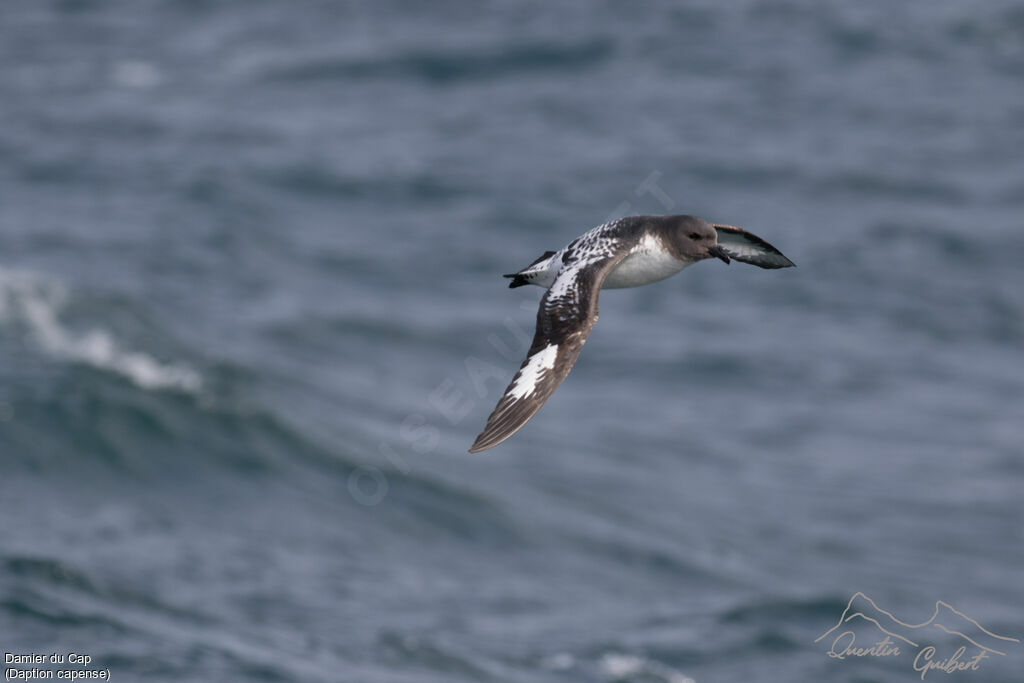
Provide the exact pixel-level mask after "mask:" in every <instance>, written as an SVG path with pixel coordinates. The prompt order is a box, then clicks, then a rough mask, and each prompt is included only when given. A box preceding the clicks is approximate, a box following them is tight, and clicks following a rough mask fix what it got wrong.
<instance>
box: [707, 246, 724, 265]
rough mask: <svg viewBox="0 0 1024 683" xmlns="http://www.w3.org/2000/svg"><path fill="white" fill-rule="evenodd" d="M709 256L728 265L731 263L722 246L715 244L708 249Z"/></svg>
mask: <svg viewBox="0 0 1024 683" xmlns="http://www.w3.org/2000/svg"><path fill="white" fill-rule="evenodd" d="M708 255H709V256H714V257H716V258H720V259H722V260H723V261H725V263H726V265H728V263H729V254H728V252H726V250H725V249H723V248H722V245H721V244H715V245H712V246H710V247H708Z"/></svg>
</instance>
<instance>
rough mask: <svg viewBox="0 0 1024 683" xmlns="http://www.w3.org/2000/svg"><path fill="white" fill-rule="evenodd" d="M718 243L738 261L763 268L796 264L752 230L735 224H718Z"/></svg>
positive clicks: (786, 266) (716, 227)
mask: <svg viewBox="0 0 1024 683" xmlns="http://www.w3.org/2000/svg"><path fill="white" fill-rule="evenodd" d="M715 231H716V232H717V233H718V244H719V245H720V246H721V247H722V249H724V250H725V252H726V253H727V254H729V256H731V257H732V258H734V259H736V260H737V261H743V262H744V263H752V264H753V265H755V266H760V267H761V268H789V267H790V266H795V265H796V264H795V263H793V262H792V261H790V260H789V259H788V258H786V257H785V256H783V255H782V252H781V251H779V250H778V249H776V248H775V247H773V246H772V245H770V244H768V243H767V242H765V241H764V240H763V239H761V238H760V237H758V236H757V235H755V234H754V233H752V232H747V231H746V230H744V229H743V228H737V227H736V226H734V225H716V226H715Z"/></svg>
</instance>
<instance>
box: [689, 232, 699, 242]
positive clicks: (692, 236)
mask: <svg viewBox="0 0 1024 683" xmlns="http://www.w3.org/2000/svg"><path fill="white" fill-rule="evenodd" d="M690 239H691V240H699V239H700V233H699V232H691V233H690Z"/></svg>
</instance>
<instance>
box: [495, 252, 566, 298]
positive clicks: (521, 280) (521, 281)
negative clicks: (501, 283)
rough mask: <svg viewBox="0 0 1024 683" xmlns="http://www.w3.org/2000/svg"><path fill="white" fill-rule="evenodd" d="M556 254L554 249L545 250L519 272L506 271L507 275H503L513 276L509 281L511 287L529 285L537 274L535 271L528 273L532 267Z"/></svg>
mask: <svg viewBox="0 0 1024 683" xmlns="http://www.w3.org/2000/svg"><path fill="white" fill-rule="evenodd" d="M554 255H555V252H553V251H545V252H544V253H543V254H542V255H541V256H540V257H539V258H538V259H537V260H536V261H534V262H533V263H531V264H530V265H528V266H526V267H525V268H523V269H522V270H521V271H519V272H518V273H506V274H505V275H502V277H510V278H512V282H510V283H508V286H509V289H514V288H516V287H522V286H523V285H528V284H530V280H531V278H532V277H533V276H534V275H535V273H528V271H529V270H530V268H533V267H534V266H535V265H537V264H538V263H540V262H541V261H546V260H548V259H549V258H551V257H552V256H554ZM524 273H526V274H525V275H524Z"/></svg>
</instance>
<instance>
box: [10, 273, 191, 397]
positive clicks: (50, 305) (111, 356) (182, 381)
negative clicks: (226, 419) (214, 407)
mask: <svg viewBox="0 0 1024 683" xmlns="http://www.w3.org/2000/svg"><path fill="white" fill-rule="evenodd" d="M68 299H69V296H68V292H67V289H66V287H64V285H63V284H62V283H60V282H59V281H56V280H53V279H50V278H46V277H44V276H42V275H39V274H37V273H31V272H26V271H18V270H11V269H7V268H2V267H0V325H5V326H6V325H18V326H21V327H22V328H23V329H24V330H25V331H26V332H27V333H28V335H29V336H30V338H31V339H33V340H34V341H35V342H36V344H37V345H38V348H39V349H40V350H42V351H43V352H45V353H47V354H48V355H50V356H52V357H55V358H58V359H60V360H64V361H69V362H76V363H84V364H86V365H89V366H92V367H94V368H96V369H99V370H106V371H109V372H113V373H116V374H119V375H122V376H124V377H126V378H128V379H129V380H131V381H132V382H133V383H134V384H135V385H136V386H138V387H140V388H142V389H174V390H178V391H184V392H187V393H193V394H194V393H198V392H199V391H200V390H201V389H202V386H203V379H202V376H201V375H200V374H199V373H198V372H196V371H195V370H193V369H192V368H189V367H187V366H185V365H182V364H171V363H162V362H160V361H158V360H157V359H155V358H153V357H152V356H150V355H148V354H146V353H144V352H141V351H134V350H130V349H127V348H125V347H124V346H123V345H121V344H120V343H119V342H118V341H117V340H116V339H115V338H114V336H113V334H111V333H110V332H109V331H107V330H104V329H101V328H94V329H90V330H86V331H84V332H77V331H75V330H72V329H71V328H70V327H68V326H67V325H66V324H65V323H64V322H63V321H62V320H61V314H62V313H63V312H64V310H65V309H66V307H67V303H68Z"/></svg>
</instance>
